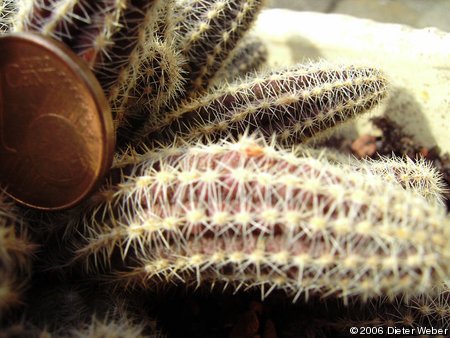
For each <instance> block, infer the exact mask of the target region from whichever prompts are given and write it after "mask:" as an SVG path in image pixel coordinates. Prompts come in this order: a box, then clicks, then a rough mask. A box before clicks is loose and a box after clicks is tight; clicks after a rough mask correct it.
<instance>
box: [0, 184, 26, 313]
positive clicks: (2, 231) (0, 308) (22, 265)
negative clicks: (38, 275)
mask: <svg viewBox="0 0 450 338" xmlns="http://www.w3.org/2000/svg"><path fill="white" fill-rule="evenodd" d="M27 237H28V236H27V233H26V228H25V221H24V220H23V219H22V218H21V217H20V215H19V214H18V211H17V209H16V207H15V206H14V204H13V203H12V202H11V201H9V200H8V198H7V197H6V195H5V194H4V193H3V192H1V193H0V319H1V318H2V314H4V313H6V311H7V310H8V309H10V308H11V307H13V306H15V305H18V304H19V303H20V300H21V297H20V294H21V292H22V291H23V289H24V287H25V286H26V282H27V279H28V276H29V274H30V270H31V256H32V254H33V251H34V250H35V246H34V245H33V244H31V243H30V242H29V240H28V238H27Z"/></svg>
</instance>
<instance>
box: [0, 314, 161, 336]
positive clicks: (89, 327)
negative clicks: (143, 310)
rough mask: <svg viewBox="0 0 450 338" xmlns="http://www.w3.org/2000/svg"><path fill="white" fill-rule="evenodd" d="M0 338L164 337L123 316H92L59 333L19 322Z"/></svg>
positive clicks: (4, 330)
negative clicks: (102, 318) (113, 318)
mask: <svg viewBox="0 0 450 338" xmlns="http://www.w3.org/2000/svg"><path fill="white" fill-rule="evenodd" d="M2 331H3V332H1V333H0V337H1V338H16V337H28V338H53V337H54V338H60V337H65V338H100V337H105V338H106V337H108V338H163V337H164V335H163V334H161V333H158V332H155V333H146V332H145V331H146V328H145V326H144V324H140V323H138V324H136V323H133V322H132V321H131V320H130V319H129V318H127V317H126V315H125V314H122V318H120V319H116V320H111V319H108V318H105V319H104V320H100V319H98V318H96V317H95V316H93V317H92V318H91V320H90V321H89V322H86V323H78V327H76V328H72V329H71V330H69V331H68V332H67V328H62V330H60V331H56V332H51V331H49V330H48V329H41V328H39V327H36V326H34V325H32V324H30V323H27V322H24V321H23V322H21V323H18V324H14V325H11V326H10V327H6V328H3V329H2Z"/></svg>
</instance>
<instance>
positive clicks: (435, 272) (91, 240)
mask: <svg viewBox="0 0 450 338" xmlns="http://www.w3.org/2000/svg"><path fill="white" fill-rule="evenodd" d="M136 156H138V157H136ZM136 159H138V163H134V165H130V163H133V162H134V161H135V160H136ZM119 168H120V171H121V174H120V175H116V176H120V178H121V179H120V181H119V182H118V183H115V184H111V186H110V187H109V188H107V189H105V190H104V191H103V192H101V193H99V194H98V195H97V196H94V197H93V198H92V199H91V205H89V204H88V205H87V206H86V205H85V206H83V210H86V212H85V213H84V214H83V219H82V220H81V223H82V224H81V226H80V227H79V228H80V229H84V231H83V233H82V235H81V237H82V238H84V239H85V241H83V242H82V243H79V244H78V247H77V251H76V260H78V261H81V262H84V264H85V266H86V268H87V269H88V270H90V271H97V273H98V271H100V270H101V269H104V265H106V266H109V265H110V264H112V263H110V261H111V257H112V255H114V256H115V257H116V254H117V255H120V256H121V258H122V261H123V263H122V265H123V266H121V267H116V266H112V267H111V268H112V269H113V271H115V273H116V278H118V279H119V280H121V281H124V283H125V284H129V285H143V286H144V287H145V286H147V285H149V284H152V283H156V284H164V283H175V284H177V283H178V284H179V283H183V284H187V285H197V286H199V285H205V284H206V285H210V286H214V285H218V284H220V283H223V284H225V285H233V286H234V287H235V288H236V290H238V289H240V288H253V287H257V288H259V289H260V290H261V295H262V297H265V296H267V295H268V294H270V292H271V291H272V290H274V289H277V288H278V289H282V290H285V291H286V292H287V293H289V294H292V295H293V297H294V300H295V299H297V298H298V297H299V296H300V295H306V296H308V295H309V294H317V293H318V294H321V295H322V296H331V295H333V296H339V297H343V298H344V299H346V298H347V297H349V296H353V295H358V296H359V297H361V298H362V299H367V298H369V297H372V296H380V295H387V296H389V297H394V296H395V295H398V294H406V295H408V296H411V295H414V294H417V293H419V292H423V291H425V290H427V288H429V287H430V286H431V285H432V284H433V283H434V282H436V281H438V280H439V279H440V278H442V277H443V276H445V274H446V273H447V271H448V266H447V259H448V258H447V257H448V255H449V251H448V245H447V244H448V243H447V241H446V238H448V237H447V235H448V231H450V230H449V227H448V221H447V220H445V217H444V214H443V210H442V209H439V208H438V207H436V206H433V205H429V204H427V203H425V201H424V200H423V199H422V198H420V197H417V196H413V195H411V194H410V193H408V192H407V191H405V190H403V189H401V188H400V187H398V186H396V185H390V184H387V183H385V182H383V181H382V180H380V179H378V178H377V177H376V176H374V175H369V174H365V175H363V174H361V173H358V172H356V171H352V170H345V169H344V168H340V167H337V166H333V165H331V164H329V163H327V162H326V161H320V160H315V159H313V158H308V157H304V158H301V157H297V156H296V155H295V154H294V153H292V152H286V151H283V150H276V149H275V148H274V147H273V146H267V145H264V144H263V143H262V141H260V140H255V139H252V138H248V137H244V138H242V139H241V140H240V141H239V142H235V143H233V142H231V143H227V142H221V143H219V144H211V145H203V146H200V145H199V146H197V147H189V148H169V149H166V150H165V151H162V152H160V153H158V152H151V153H148V154H144V155H134V154H131V155H130V156H129V157H126V156H124V157H122V159H121V160H120V162H119V163H117V169H116V170H119ZM94 201H96V202H95V203H94ZM88 210H90V211H88ZM413 233H414V238H412V234H413ZM116 270H117V271H116Z"/></svg>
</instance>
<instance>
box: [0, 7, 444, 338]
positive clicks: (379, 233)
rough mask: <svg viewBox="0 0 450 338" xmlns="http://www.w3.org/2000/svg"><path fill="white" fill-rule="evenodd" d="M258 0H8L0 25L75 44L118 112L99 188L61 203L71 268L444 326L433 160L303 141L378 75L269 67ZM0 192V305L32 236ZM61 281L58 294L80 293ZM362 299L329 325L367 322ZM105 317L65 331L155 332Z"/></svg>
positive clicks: (369, 89)
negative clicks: (349, 152) (112, 154)
mask: <svg viewBox="0 0 450 338" xmlns="http://www.w3.org/2000/svg"><path fill="white" fill-rule="evenodd" d="M265 2H266V1H264V0H105V1H88V0H20V1H12V0H3V1H1V0H0V32H2V33H3V32H24V31H31V32H37V33H40V34H43V35H46V36H49V37H51V38H54V39H56V40H59V41H62V42H63V43H65V44H66V45H68V46H69V47H70V48H71V49H72V50H73V51H74V52H75V53H76V54H78V55H79V56H80V58H82V59H83V60H84V61H86V62H87V64H88V65H89V66H90V68H91V69H92V71H93V72H94V73H95V75H96V76H97V78H98V80H99V82H100V84H101V85H102V87H103V89H104V90H105V93H106V95H107V97H108V99H109V102H110V105H111V109H112V111H113V117H114V120H115V127H116V131H117V136H118V138H119V148H120V149H118V153H117V156H116V160H115V163H114V166H113V168H112V169H111V172H110V173H109V176H108V178H107V179H106V181H105V182H106V183H105V184H104V185H103V187H101V188H100V189H99V191H98V192H97V193H95V194H94V195H93V196H91V197H90V198H89V199H88V200H87V201H85V202H84V203H83V205H82V206H80V207H79V208H76V209H75V210H72V211H70V212H68V213H67V214H64V215H62V219H66V218H67V219H68V220H67V222H66V223H65V224H64V226H65V227H66V229H65V234H64V238H63V239H62V240H61V241H64V243H63V244H62V245H61V246H66V247H70V248H71V249H72V251H71V253H70V256H71V257H70V258H69V259H67V261H65V262H63V263H62V264H61V267H67V266H69V267H70V269H73V270H75V271H77V272H80V271H78V270H77V268H78V267H79V266H80V265H81V266H82V267H84V270H85V271H83V273H84V274H85V273H88V274H89V275H90V276H91V278H94V279H95V278H97V279H99V280H103V279H104V278H106V279H108V280H113V281H114V282H115V283H114V284H115V285H119V286H122V285H125V286H131V287H133V288H135V290H142V288H143V289H152V288H158V287H159V286H168V285H185V286H193V287H203V286H206V287H208V288H211V289H212V288H215V287H216V288H230V289H232V290H233V291H234V292H238V291H244V290H248V289H258V290H260V292H261V297H262V298H265V297H268V296H269V295H270V294H271V293H272V292H273V291H274V290H282V291H284V292H286V293H287V294H288V295H289V299H291V300H293V301H298V302H301V301H305V300H308V298H310V297H316V296H318V297H323V298H327V299H330V298H333V299H339V300H340V301H341V300H342V301H343V302H344V303H345V304H346V305H348V304H347V303H348V301H349V300H354V299H358V300H359V301H362V302H370V303H371V304H372V305H370V306H369V307H370V309H373V311H372V310H371V311H370V313H371V314H373V313H378V314H379V316H378V318H380V316H381V318H382V320H385V321H386V322H388V321H389V320H391V319H389V316H388V315H387V314H388V313H390V312H389V311H390V310H389V309H395V311H397V312H396V313H397V314H399V316H400V317H401V318H402V321H403V322H402V323H403V324H405V323H406V322H408V318H409V317H408V316H409V314H410V313H412V312H414V313H415V314H416V317H417V318H418V319H417V320H418V323H420V324H422V323H425V322H426V321H427V320H436V325H444V324H445V325H447V324H448V323H449V321H448V314H449V313H450V312H449V311H450V310H449V309H448V301H447V298H448V297H447V294H448V288H445V287H443V288H442V290H440V291H439V292H437V294H438V296H435V295H436V289H435V288H436V285H439V284H440V283H441V282H442V280H444V279H445V278H447V277H448V275H449V273H450V271H449V270H450V265H449V263H448V261H449V258H450V257H449V256H450V243H449V239H450V236H449V235H450V219H449V218H448V217H447V216H446V213H445V210H444V208H443V207H442V192H443V184H442V180H441V177H440V176H439V175H438V174H437V173H436V171H435V170H433V169H432V168H431V167H430V165H429V164H428V163H427V162H425V161H419V162H416V163H413V162H411V161H409V160H406V159H399V158H393V159H388V158H380V159H379V160H377V161H374V160H371V161H369V160H364V161H359V160H356V159H350V158H345V157H344V156H342V155H341V154H338V153H333V152H332V151H328V150H323V151H317V150H314V149H309V148H307V147H306V146H304V145H301V146H298V144H300V143H306V142H308V141H310V140H315V139H317V138H318V137H320V136H321V135H324V134H326V133H329V132H330V130H331V129H333V128H334V127H335V126H337V125H339V124H341V123H343V122H346V121H348V120H350V119H352V118H354V117H356V116H359V115H361V114H362V113H364V112H366V111H369V110H370V109H371V108H373V107H374V106H376V105H377V104H378V103H379V102H380V101H381V100H383V98H385V97H386V95H387V83H388V81H387V79H386V77H385V75H384V74H383V73H382V72H381V71H380V70H378V69H376V68H374V67H369V66H357V65H350V66H346V65H331V64H327V63H325V62H319V63H315V64H313V63H309V64H302V65H295V66H292V67H289V68H280V69H275V70H273V69H272V70H265V71H260V70H259V69H260V68H261V66H262V65H263V63H264V62H265V61H266V59H267V49H266V47H265V45H264V42H263V41H261V40H259V39H257V38H255V37H251V36H246V35H245V34H246V32H247V31H248V30H249V29H250V28H251V26H252V23H253V22H254V21H255V19H256V17H257V14H258V13H259V11H260V10H261V9H262V7H263V6H264V4H265ZM249 135H250V136H249ZM127 143H128V144H127ZM0 197H1V199H0V312H1V311H2V310H3V309H4V308H9V306H10V305H11V304H10V303H14V302H16V301H17V299H18V298H17V293H16V290H13V289H12V288H11V286H12V285H13V286H17V285H21V284H23V283H25V282H23V283H18V282H17V281H18V280H19V279H20V280H21V281H25V279H24V278H23V277H22V275H21V276H17V275H14V273H16V272H20V273H22V272H24V273H25V275H26V272H27V271H29V269H30V267H29V256H30V254H31V252H32V249H33V246H32V245H30V244H29V243H28V241H27V239H26V237H27V231H26V229H25V227H24V224H23V222H22V220H21V217H20V216H19V215H18V214H17V213H16V211H15V209H14V207H13V205H12V204H11V203H9V202H6V199H4V198H3V196H0ZM50 219H52V218H51V217H50ZM34 221H35V220H34ZM59 221H60V219H59ZM59 221H58V222H59ZM38 227H39V225H38ZM54 228H55V229H58V228H59V227H58V226H54ZM57 231H58V230H55V233H56V235H55V233H53V234H52V236H53V237H51V238H55V237H58V234H57ZM49 251H51V250H50V249H49ZM61 257H64V259H66V256H61ZM50 259H51V258H49V260H50ZM50 261H51V260H50ZM71 271H72V270H71ZM83 276H85V275H83ZM18 278H19V279H18ZM44 284H45V283H44ZM55 292H56V291H55ZM62 292H63V293H65V296H67V297H65V296H61V297H57V298H58V299H59V300H60V301H61V302H63V301H64V299H69V301H73V300H77V299H79V298H78V293H77V292H70V291H67V292H66V291H64V289H63V291H62ZM73 295H74V297H72V296H73ZM380 297H381V298H382V297H385V298H386V300H387V301H386V302H385V303H382V302H381V300H380V299H381V298H380ZM436 297H437V298H436ZM31 298H33V297H31ZM47 298H48V297H47ZM372 299H375V300H372ZM377 299H378V300H377ZM400 300H402V301H400ZM403 300H404V301H403ZM49 304H51V302H50V303H49ZM73 308H77V306H75V305H74V306H73ZM81 308H82V307H80V309H81ZM112 308H113V307H112ZM388 308H389V309H388ZM33 309H34V310H35V311H36V309H37V312H36V313H45V312H49V311H50V310H45V309H44V310H42V311H41V310H39V309H40V308H39V306H31V307H30V310H29V316H30V317H33V316H34V317H39V316H38V315H33ZM349 309H350V307H349ZM386 309H388V310H386ZM79 311H80V313H81V312H82V310H79ZM117 311H119V312H123V313H126V312H127V311H126V309H122V310H120V309H119V310H117ZM92 313H96V311H88V312H87V314H89V316H91V315H92ZM419 314H422V315H423V316H422V317H420V316H419ZM352 316H353V315H352V313H350V310H349V313H348V314H346V315H345V317H346V319H345V320H344V321H343V322H342V323H341V322H337V321H331V322H329V323H325V322H324V323H325V324H324V325H325V326H328V327H333V328H337V327H341V328H345V327H347V326H348V325H350V324H352V325H351V326H358V325H353V322H354V321H353V319H352V318H353V317H352ZM416 317H415V318H416ZM419 317H420V318H419ZM96 318H98V317H92V316H91V319H90V320H86V318H84V319H80V320H79V323H78V324H77V325H73V324H74V323H71V324H70V325H69V324H67V325H66V326H67V327H70V326H72V327H75V328H76V329H74V330H73V331H70V332H69V331H67V330H66V331H65V334H66V336H68V337H71V336H73V337H81V336H82V337H99V336H108V337H109V336H117V337H134V336H136V337H138V336H139V337H140V336H143V335H145V333H144V329H143V328H144V326H146V324H145V323H143V324H139V323H138V324H135V321H131V320H122V321H120V320H119V321H117V320H116V318H113V317H111V316H103V318H105V319H104V321H103V320H102V319H96ZM108 318H109V319H108ZM367 318H370V316H368V317H367ZM430 318H431V319H430ZM356 320H360V323H363V324H364V323H366V324H367V323H372V322H371V319H363V318H362V317H361V318H359V317H358V318H357V319H355V321H356ZM44 321H46V320H44ZM73 321H74V322H77V320H75V319H74V320H73ZM106 321H107V322H106ZM318 321H320V320H318ZM83 323H84V324H83ZM373 323H374V322H373ZM433 323H434V322H433ZM40 324H41V323H40ZM411 325H412V324H411ZM41 326H42V325H39V328H36V330H35V329H34V328H33V327H32V326H29V325H27V324H25V323H23V324H18V325H16V326H13V327H10V328H9V329H8V330H10V332H9V331H8V332H9V333H8V335H9V336H14V335H17V333H14V332H19V335H20V334H21V333H23V332H32V333H33V335H35V336H36V337H44V336H45V337H48V336H51V335H50V333H49V332H45V331H42V328H41ZM44 326H45V323H44ZM20 330H25V331H20ZM5 332H6V331H5ZM30 335H31V333H30Z"/></svg>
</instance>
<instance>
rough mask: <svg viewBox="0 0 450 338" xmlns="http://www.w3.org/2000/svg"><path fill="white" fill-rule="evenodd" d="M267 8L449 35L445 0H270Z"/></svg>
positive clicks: (449, 11) (449, 10)
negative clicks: (435, 30) (431, 29)
mask: <svg viewBox="0 0 450 338" xmlns="http://www.w3.org/2000/svg"><path fill="white" fill-rule="evenodd" d="M271 7H273V8H286V9H292V10H297V11H315V12H323V13H336V14H348V15H352V16H355V17H359V18H365V19H372V20H376V21H380V22H390V23H401V24H404V25H408V26H412V27H415V28H425V27H436V28H439V29H441V30H444V31H447V32H450V20H449V15H450V1H449V0H272V1H271Z"/></svg>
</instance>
